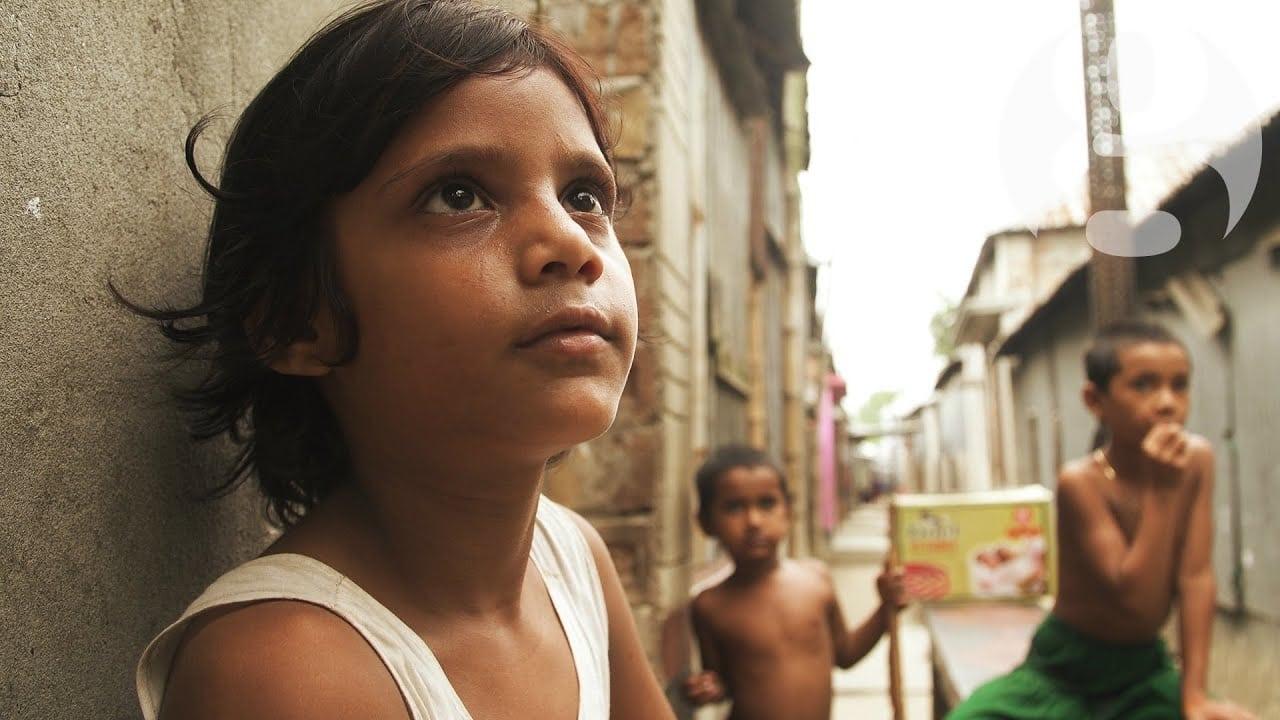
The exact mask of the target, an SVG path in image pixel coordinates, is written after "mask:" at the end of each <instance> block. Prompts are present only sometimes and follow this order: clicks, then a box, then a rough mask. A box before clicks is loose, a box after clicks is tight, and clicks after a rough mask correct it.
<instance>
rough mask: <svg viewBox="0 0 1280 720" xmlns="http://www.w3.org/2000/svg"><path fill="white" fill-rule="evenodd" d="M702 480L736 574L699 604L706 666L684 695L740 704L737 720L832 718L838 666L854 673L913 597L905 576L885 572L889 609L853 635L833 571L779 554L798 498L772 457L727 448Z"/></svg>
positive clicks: (704, 510)
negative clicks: (907, 593) (892, 615)
mask: <svg viewBox="0 0 1280 720" xmlns="http://www.w3.org/2000/svg"><path fill="white" fill-rule="evenodd" d="M696 482H697V490H698V505H699V507H698V522H699V524H700V525H701V526H702V529H703V530H704V531H705V532H706V533H707V534H708V535H709V536H711V537H714V538H716V539H717V540H718V541H719V542H720V545H721V546H722V547H723V548H724V550H725V551H726V552H727V553H728V554H729V555H730V557H732V558H733V562H734V570H733V574H732V575H730V576H729V577H728V578H726V579H725V580H724V581H722V582H720V583H719V584H717V585H715V586H714V587H711V588H709V589H707V590H705V591H703V592H702V593H700V594H699V595H698V596H697V597H696V598H695V599H694V600H693V604H692V619H693V626H694V630H695V632H696V633H697V637H698V645H699V647H700V649H701V653H702V663H703V670H702V671H701V672H699V673H695V674H693V675H691V676H690V677H689V678H688V680H687V681H686V683H685V692H686V693H687V694H688V696H689V698H690V700H692V701H693V702H694V703H695V704H699V705H702V704H707V703H712V702H718V701H720V700H723V699H725V698H726V697H727V698H730V699H732V701H733V709H732V712H731V714H730V718H731V720H778V719H779V718H786V719H787V720H827V719H828V718H830V716H831V693H832V685H831V670H832V667H833V666H837V665H838V666H839V667H842V668H848V667H852V666H853V664H854V663H856V662H858V661H859V660H861V659H862V658H863V657H865V656H866V655H867V653H869V652H870V651H871V649H872V648H874V647H875V645H876V643H877V642H878V641H879V640H880V637H881V636H882V635H884V633H885V630H886V628H887V616H888V613H887V610H886V609H887V608H895V609H896V608H897V607H900V606H901V604H902V599H903V597H904V592H903V586H902V577H901V574H900V573H898V572H895V571H891V570H890V569H888V568H886V569H885V571H884V572H882V573H881V574H880V576H879V577H878V578H877V579H876V587H877V590H878V591H879V594H880V600H881V605H880V608H879V609H877V610H876V611H875V612H873V613H871V615H869V616H868V617H867V618H866V619H865V620H863V622H862V623H861V624H860V625H858V626H857V627H856V628H853V629H852V630H850V629H848V628H847V627H846V626H845V620H844V614H843V613H842V612H841V610H840V606H839V603H838V601H837V599H836V591H835V587H834V585H833V583H832V580H831V574H830V572H829V571H828V570H827V568H826V566H825V565H823V564H822V563H821V562H818V561H816V560H810V559H805V560H788V559H783V558H780V557H779V556H778V544H779V543H780V542H781V541H782V539H783V538H784V537H786V535H787V531H788V529H789V527H790V524H791V500H790V493H789V492H788V490H787V483H786V479H785V477H784V476H783V473H782V471H781V470H780V469H779V468H778V466H777V465H776V464H775V463H774V462H773V461H772V460H770V459H769V457H768V456H767V455H765V454H764V453H762V452H760V451H759V450H756V449H754V448H749V447H741V446H728V447H723V448H720V449H719V450H717V451H715V452H714V453H712V455H711V457H710V458H708V460H707V461H706V462H705V463H704V464H703V465H702V467H701V468H700V469H699V470H698V473H697V479H696Z"/></svg>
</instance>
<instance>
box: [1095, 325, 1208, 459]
mask: <svg viewBox="0 0 1280 720" xmlns="http://www.w3.org/2000/svg"><path fill="white" fill-rule="evenodd" d="M1084 368H1085V377H1086V378H1087V381H1086V382H1085V387H1084V401H1085V405H1086V406H1088V408H1089V410H1090V411H1091V412H1092V413H1093V414H1094V416H1095V417H1097V418H1098V420H1099V421H1100V422H1101V423H1102V425H1103V426H1104V427H1105V428H1106V430H1107V432H1108V434H1109V435H1110V436H1111V437H1112V438H1113V439H1119V440H1122V441H1126V442H1140V441H1141V440H1142V438H1144V437H1145V436H1146V434H1147V433H1148V432H1150V430H1151V428H1152V427H1154V426H1155V425H1157V424H1159V423H1165V422H1171V423H1176V424H1178V425H1181V424H1183V423H1184V422H1186V419H1187V412H1188V409H1189V407H1190V404H1189V397H1188V389H1189V386H1190V376H1191V361H1190V358H1189V357H1188V355H1187V350H1186V347H1185V346H1184V345H1183V344H1182V342H1181V341H1179V340H1178V339H1177V338H1176V337H1175V336H1174V335H1173V334H1172V333H1170V332H1169V331H1168V330H1166V329H1165V328H1163V327H1161V326H1159V325H1156V324H1154V323H1148V322H1142V321H1139V320H1124V321H1120V322H1116V323H1112V324H1110V325H1107V326H1106V327H1104V328H1103V329H1102V330H1100V331H1099V332H1098V334H1097V335H1096V336H1095V337H1094V340H1093V344H1092V345H1090V347H1089V349H1088V350H1087V351H1086V352H1085V356H1084Z"/></svg>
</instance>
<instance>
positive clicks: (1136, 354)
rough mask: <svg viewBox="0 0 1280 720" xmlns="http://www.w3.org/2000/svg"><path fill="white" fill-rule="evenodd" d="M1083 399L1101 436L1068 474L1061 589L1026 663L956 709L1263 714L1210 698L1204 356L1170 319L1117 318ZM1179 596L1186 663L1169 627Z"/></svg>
mask: <svg viewBox="0 0 1280 720" xmlns="http://www.w3.org/2000/svg"><path fill="white" fill-rule="evenodd" d="M1084 364H1085V374H1086V376H1087V382H1086V383H1085V386H1084V402H1085V404H1086V405H1087V406H1088V407H1089V410H1090V411H1091V412H1092V413H1093V414H1094V416H1095V417H1097V419H1098V421H1099V423H1100V426H1101V427H1100V429H1101V431H1102V432H1100V434H1099V446H1098V447H1097V448H1096V449H1095V450H1094V452H1092V453H1091V454H1089V455H1086V456H1085V457H1082V458H1080V459H1078V460H1075V461H1072V462H1070V463H1067V464H1066V465H1065V466H1064V467H1063V468H1062V469H1061V471H1060V473H1059V476H1058V489H1057V507H1058V536H1059V547H1060V552H1061V565H1060V589H1059V592H1058V597H1057V602H1056V604H1055V606H1054V609H1053V612H1052V613H1051V614H1050V615H1049V617H1048V618H1047V619H1046V620H1045V621H1044V623H1043V624H1042V625H1041V626H1040V628H1039V629H1038V630H1037V631H1036V634H1035V637H1034V638H1033V640H1032V643H1031V650H1030V652H1029V653H1028V655H1027V659H1026V661H1025V662H1024V663H1023V664H1022V665H1021V666H1019V667H1018V668H1016V669H1015V670H1014V671H1013V672H1011V673H1010V674H1008V675H1006V676H1004V677H1001V678H998V679H996V680H993V681H992V682H990V683H988V684H987V685H984V686H983V687H980V688H978V690H977V691H975V692H974V694H973V695H972V696H971V697H970V698H969V699H968V700H967V701H966V702H964V703H962V704H961V705H960V706H959V707H958V708H956V709H955V711H953V712H952V713H951V714H950V715H949V716H948V718H949V719H950V720H972V719H975V718H984V719H993V720H994V719H997V718H998V719H1000V720H1006V719H1009V720H1019V719H1023V718H1025V719H1026V720H1076V719H1078V718H1093V719H1095V720H1163V719H1165V718H1170V719H1172V718H1183V717H1185V718H1187V719H1188V720H1250V719H1252V718H1254V716H1253V714H1251V713H1249V712H1248V711H1246V710H1244V709H1242V708H1240V707H1238V706H1235V705H1232V704H1230V703H1227V702H1219V701H1217V700H1213V699H1211V698H1210V697H1209V695H1208V693H1207V691H1206V689H1205V678H1206V676H1207V673H1208V656H1209V636H1210V631H1211V629H1212V626H1213V613H1214V598H1215V593H1216V591H1215V586H1214V575H1213V567H1212V565H1211V558H1212V557H1213V555H1212V552H1213V517H1212V512H1211V511H1212V504H1211V503H1212V498H1213V466H1214V460H1213V448H1212V447H1211V446H1210V445H1209V442H1208V441H1206V440H1205V439H1204V438H1201V437H1198V436H1196V435H1192V434H1190V433H1188V432H1187V431H1186V430H1185V429H1184V428H1183V423H1184V422H1185V421H1186V419H1187V412H1188V408H1189V402H1188V391H1189V387H1190V374H1191V362H1190V358H1189V357H1188V355H1187V350H1186V348H1185V346H1183V344H1182V343H1181V342H1179V341H1178V340H1177V339H1176V338H1175V337H1174V336H1173V335H1171V334H1170V333H1169V332H1168V331H1167V330H1165V329H1164V328H1162V327H1159V326H1156V325H1151V324H1147V323H1140V322H1134V321H1126V322H1121V323H1116V324H1114V325H1111V326H1108V327H1107V328H1104V329H1103V330H1102V331H1101V332H1100V333H1099V334H1098V335H1097V337H1096V338H1095V339H1094V342H1093V345H1092V346H1091V347H1090V349H1089V350H1088V352H1087V353H1086V354H1085V363H1084ZM1175 598H1176V600H1177V602H1178V606H1179V613H1178V614H1179V631H1180V641H1179V643H1178V645H1179V649H1180V654H1181V656H1182V657H1181V660H1182V672H1181V675H1180V674H1179V672H1178V670H1177V669H1175V668H1174V666H1173V663H1172V662H1171V660H1170V657H1169V653H1168V651H1167V649H1166V648H1165V644H1164V641H1163V640H1162V639H1161V638H1160V629H1161V628H1162V627H1163V626H1164V625H1165V622H1166V621H1167V620H1168V618H1169V614H1170V612H1171V611H1172V609H1173V603H1174V600H1175Z"/></svg>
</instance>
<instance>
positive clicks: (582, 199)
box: [564, 188, 604, 215]
mask: <svg viewBox="0 0 1280 720" xmlns="http://www.w3.org/2000/svg"><path fill="white" fill-rule="evenodd" d="M564 205H565V208H566V209H568V210H569V212H581V213H592V214H594V215H603V214H604V207H603V205H602V204H601V202H600V198H598V197H596V194H595V193H594V192H592V191H590V190H587V189H586V188H578V189H577V190H573V191H571V192H570V193H569V194H568V195H566V196H565V198H564Z"/></svg>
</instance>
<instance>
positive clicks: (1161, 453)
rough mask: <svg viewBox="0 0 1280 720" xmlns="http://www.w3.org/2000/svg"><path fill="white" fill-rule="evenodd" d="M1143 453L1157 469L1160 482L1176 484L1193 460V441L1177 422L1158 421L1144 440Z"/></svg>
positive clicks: (1161, 483)
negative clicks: (1191, 441)
mask: <svg viewBox="0 0 1280 720" xmlns="http://www.w3.org/2000/svg"><path fill="white" fill-rule="evenodd" d="M1142 454H1143V455H1145V456H1146V458H1147V460H1148V461H1149V462H1150V463H1151V466H1152V468H1153V469H1154V471H1155V476H1156V480H1157V482H1158V484H1160V485H1162V486H1164V487H1168V486H1170V485H1176V484H1177V483H1178V481H1179V480H1180V479H1181V478H1182V477H1183V474H1184V473H1185V472H1186V470H1187V465H1188V464H1189V462H1190V460H1191V443H1190V441H1189V439H1188V438H1187V433H1186V432H1184V431H1183V429H1182V426H1181V425H1178V424H1177V423H1171V422H1162V423H1157V424H1156V426H1155V427H1153V428H1151V431H1150V432H1148V433H1147V436H1146V437H1145V438H1143V440H1142Z"/></svg>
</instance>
